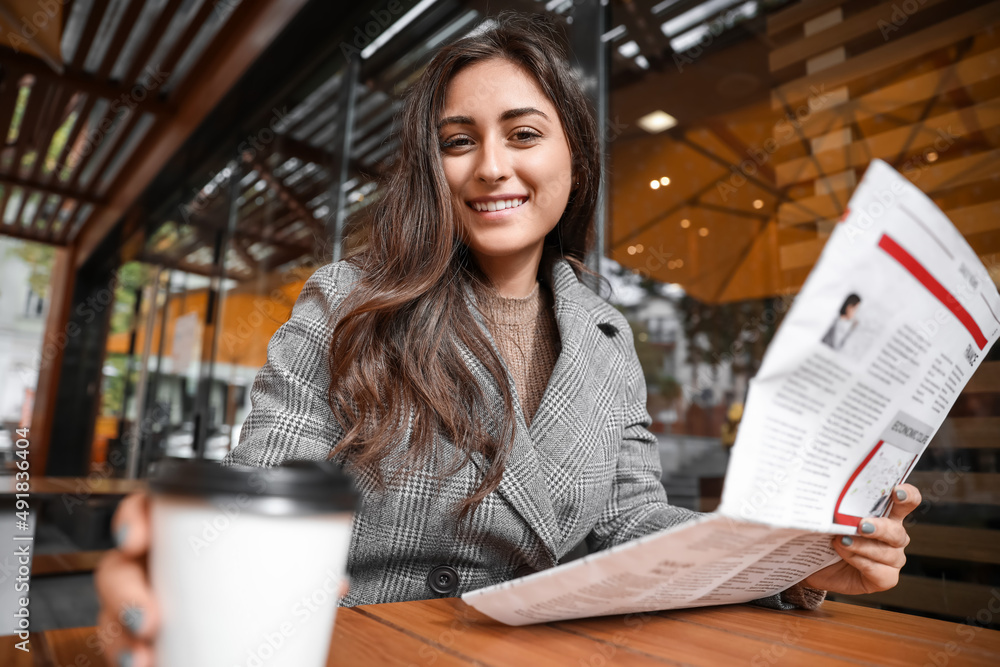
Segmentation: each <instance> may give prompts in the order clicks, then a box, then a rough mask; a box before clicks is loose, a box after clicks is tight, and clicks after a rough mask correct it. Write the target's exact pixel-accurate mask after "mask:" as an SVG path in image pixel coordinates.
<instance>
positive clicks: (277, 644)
mask: <svg viewBox="0 0 1000 667" xmlns="http://www.w3.org/2000/svg"><path fill="white" fill-rule="evenodd" d="M150 489H151V491H152V496H151V500H152V504H151V513H152V543H151V547H150V557H149V569H150V577H151V580H152V586H153V591H154V594H155V596H156V601H157V604H158V605H159V608H160V612H161V617H162V623H161V627H160V632H159V635H158V636H157V640H156V664H157V667H322V666H323V665H325V664H326V660H327V655H328V653H329V651H330V639H331V637H332V634H333V622H334V615H335V612H336V608H337V602H338V595H339V589H340V584H341V581H342V580H343V579H344V570H345V567H346V564H347V552H348V547H349V545H350V541H351V522H352V519H353V514H354V509H355V505H356V503H357V492H356V490H355V488H354V486H353V484H352V483H351V480H350V479H349V478H348V477H347V476H346V475H345V474H344V473H343V472H341V471H340V469H339V467H338V466H336V465H334V464H330V463H318V462H293V463H291V464H286V465H283V466H279V467H276V468H244V467H237V466H232V467H223V466H220V465H219V464H217V463H211V462H204V461H181V460H175V459H167V460H165V461H162V462H160V463H159V464H158V466H157V470H156V472H155V473H154V475H153V476H152V477H151V478H150Z"/></svg>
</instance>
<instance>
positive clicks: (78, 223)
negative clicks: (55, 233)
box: [59, 202, 93, 243]
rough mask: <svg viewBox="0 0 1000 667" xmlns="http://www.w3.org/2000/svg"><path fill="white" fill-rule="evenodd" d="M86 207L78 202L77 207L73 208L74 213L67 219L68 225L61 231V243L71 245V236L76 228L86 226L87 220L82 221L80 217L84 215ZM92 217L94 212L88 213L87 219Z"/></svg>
mask: <svg viewBox="0 0 1000 667" xmlns="http://www.w3.org/2000/svg"><path fill="white" fill-rule="evenodd" d="M84 206H85V205H84V204H82V203H80V202H76V205H75V206H74V207H73V211H72V212H71V213H70V214H69V216H68V217H67V218H66V223H65V224H64V225H63V226H62V227H61V228H60V229H59V242H60V243H69V242H70V240H71V239H70V234H71V233H72V232H73V230H74V229H76V228H82V226H83V225H84V224H86V221H85V220H80V217H81V216H82V215H83V209H84ZM91 215H93V211H91V212H90V213H88V214H87V217H90V216H91Z"/></svg>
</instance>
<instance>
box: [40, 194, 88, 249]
mask: <svg viewBox="0 0 1000 667" xmlns="http://www.w3.org/2000/svg"><path fill="white" fill-rule="evenodd" d="M80 206H81V204H80V202H78V201H76V200H75V199H63V200H62V201H60V202H59V206H57V207H56V210H55V212H53V214H52V219H51V220H49V223H48V224H47V225H46V227H48V228H49V229H51V230H52V233H54V234H55V235H56V243H58V244H65V243H66V239H67V237H68V236H69V227H70V225H71V224H72V223H73V216H74V215H76V211H77V209H79V208H80ZM64 208H68V209H69V214H68V215H67V216H66V221H65V222H62V223H59V224H60V225H61V226H60V227H59V228H58V229H56V228H55V227H56V222H57V221H58V218H59V214H60V213H61V212H62V210H63V209H64Z"/></svg>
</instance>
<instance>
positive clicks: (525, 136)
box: [514, 127, 542, 143]
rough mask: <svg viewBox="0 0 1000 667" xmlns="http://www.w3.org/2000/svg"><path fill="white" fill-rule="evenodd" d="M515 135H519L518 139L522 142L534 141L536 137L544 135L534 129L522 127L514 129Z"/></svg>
mask: <svg viewBox="0 0 1000 667" xmlns="http://www.w3.org/2000/svg"><path fill="white" fill-rule="evenodd" d="M514 136H515V137H518V141H520V142H521V143H528V142H531V141H534V140H535V139H540V138H541V136H542V135H540V134H538V133H537V132H535V131H534V130H529V129H528V128H524V127H522V128H520V129H517V130H514Z"/></svg>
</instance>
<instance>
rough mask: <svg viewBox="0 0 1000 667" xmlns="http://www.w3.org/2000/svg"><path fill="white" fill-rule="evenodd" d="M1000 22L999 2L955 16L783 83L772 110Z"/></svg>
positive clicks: (773, 97)
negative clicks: (818, 90)
mask: <svg viewBox="0 0 1000 667" xmlns="http://www.w3.org/2000/svg"><path fill="white" fill-rule="evenodd" d="M997 22H1000V2H991V3H989V4H986V5H981V6H979V7H976V8H975V9H970V10H969V11H966V12H964V13H960V14H956V15H955V16H953V17H952V18H950V19H947V20H945V21H941V22H940V23H937V24H935V25H934V26H932V27H930V28H925V29H923V30H920V31H918V32H914V33H911V34H909V35H906V36H905V37H899V38H897V39H893V40H891V41H889V42H887V43H885V44H883V45H881V46H877V47H875V48H874V49H871V50H869V51H866V52H864V53H861V54H857V55H856V56H854V57H852V58H849V59H848V60H845V61H844V62H841V63H838V64H836V65H833V66H831V67H828V68H826V69H823V70H820V71H818V72H815V73H814V74H811V75H807V76H804V77H801V78H799V79H795V80H794V81H789V82H788V83H784V84H782V85H780V86H778V87H777V88H774V89H772V90H771V108H772V109H773V110H775V111H777V110H780V109H783V108H785V107H786V106H794V105H796V104H798V103H799V102H802V101H803V100H806V99H808V98H809V96H810V95H812V94H813V91H814V90H815V89H820V90H823V89H824V87H825V88H826V89H832V88H835V87H837V86H841V85H845V84H847V83H850V82H851V81H855V80H857V79H860V78H861V77H864V76H868V75H870V74H875V73H876V72H880V71H883V70H886V69H888V68H890V67H893V66H895V65H899V64H901V63H904V62H907V61H911V60H914V59H916V58H921V57H925V56H926V54H928V53H929V52H931V51H934V50H936V49H940V48H943V47H946V46H950V45H952V44H954V43H955V42H957V41H959V40H961V39H964V38H966V37H969V36H971V35H975V34H976V33H978V32H981V31H982V30H984V29H985V28H988V27H990V26H993V25H995V24H996V23H997Z"/></svg>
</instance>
